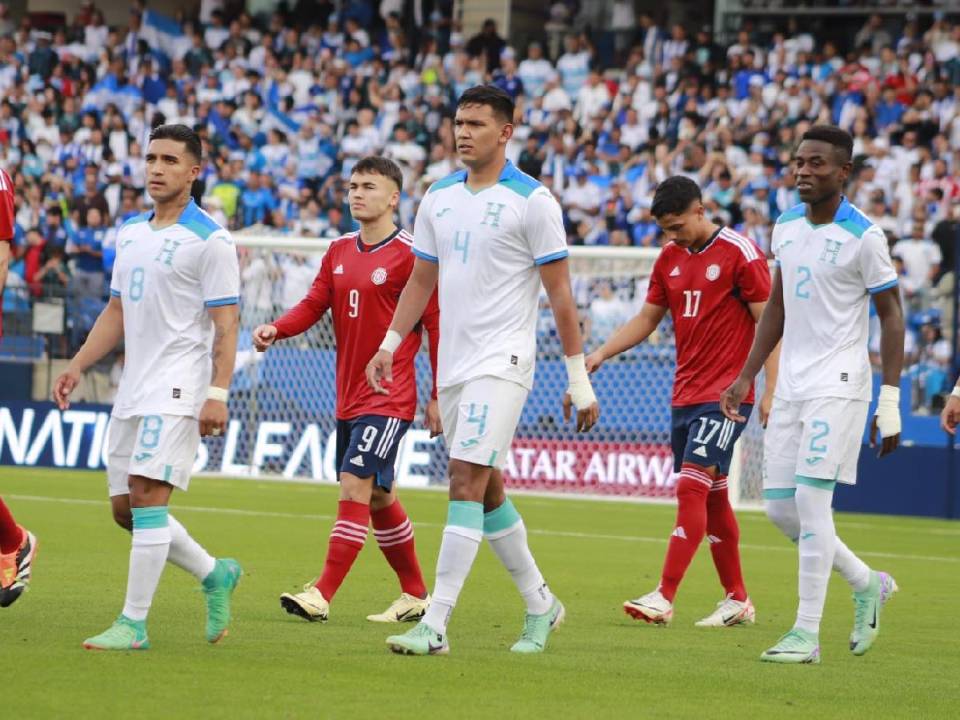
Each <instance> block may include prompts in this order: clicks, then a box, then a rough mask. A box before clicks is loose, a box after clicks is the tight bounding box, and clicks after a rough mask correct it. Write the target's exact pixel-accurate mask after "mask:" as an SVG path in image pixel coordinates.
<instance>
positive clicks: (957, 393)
mask: <svg viewBox="0 0 960 720" xmlns="http://www.w3.org/2000/svg"><path fill="white" fill-rule="evenodd" d="M950 394H951V395H952V396H953V397H955V398H960V385H957V386H956V387H954V388H953V390H952V391H951V392H950Z"/></svg>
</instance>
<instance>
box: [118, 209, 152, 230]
mask: <svg viewBox="0 0 960 720" xmlns="http://www.w3.org/2000/svg"><path fill="white" fill-rule="evenodd" d="M151 215H152V213H149V212H143V213H140V214H139V215H134V216H133V217H132V218H128V219H127V220H124V221H123V225H121V226H120V230H123V229H124V228H125V227H127V226H128V225H136V224H137V223H145V222H150V216H151Z"/></svg>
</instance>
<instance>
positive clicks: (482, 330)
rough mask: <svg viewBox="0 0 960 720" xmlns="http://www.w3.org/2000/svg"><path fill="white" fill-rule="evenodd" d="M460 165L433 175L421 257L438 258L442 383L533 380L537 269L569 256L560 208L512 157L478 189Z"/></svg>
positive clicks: (417, 239) (421, 213)
mask: <svg viewBox="0 0 960 720" xmlns="http://www.w3.org/2000/svg"><path fill="white" fill-rule="evenodd" d="M466 179H467V171H465V170H461V171H459V172H455V173H453V174H452V175H449V176H447V177H446V178H444V179H442V180H438V181H437V182H435V183H434V184H433V185H432V186H431V187H430V189H429V190H428V191H427V194H426V195H425V196H424V198H423V200H422V201H421V203H420V209H419V210H418V211H417V219H416V225H415V227H414V233H413V248H414V249H413V251H414V253H415V254H416V255H417V257H419V258H422V259H424V260H428V261H430V262H434V263H438V264H439V272H440V291H439V299H440V358H439V364H438V368H437V386H438V387H441V388H443V387H451V386H453V385H458V384H460V383H463V382H466V381H467V380H471V379H473V378H476V377H480V376H482V375H492V376H494V377H499V378H503V379H505V380H511V381H513V382H516V383H519V384H521V385H523V386H524V387H526V388H527V389H530V388H532V387H533V370H534V364H535V360H536V330H537V307H538V302H539V292H540V273H539V271H538V269H537V266H539V265H543V264H544V263H548V262H554V261H556V260H560V259H562V258H565V257H567V240H566V234H565V233H564V230H563V219H562V217H561V212H560V205H559V204H558V203H557V201H556V200H555V199H554V197H553V195H551V193H550V191H549V190H547V188H545V187H544V186H543V185H541V184H540V183H539V182H537V181H536V180H534V179H533V178H532V177H530V176H529V175H527V174H525V173H523V172H521V171H519V170H517V169H516V168H515V167H514V166H513V164H512V163H510V162H509V161H508V162H507V164H506V165H505V166H504V168H503V171H502V172H501V173H500V178H499V180H498V182H497V184H496V185H492V186H490V187H487V188H485V189H483V190H480V191H478V192H473V191H471V190H470V189H469V188H468V187H467V185H466Z"/></svg>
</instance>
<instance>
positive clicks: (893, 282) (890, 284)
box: [867, 280, 898, 295]
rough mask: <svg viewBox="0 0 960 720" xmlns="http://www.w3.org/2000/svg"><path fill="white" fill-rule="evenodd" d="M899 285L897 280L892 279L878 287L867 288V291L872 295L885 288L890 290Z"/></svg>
mask: <svg viewBox="0 0 960 720" xmlns="http://www.w3.org/2000/svg"><path fill="white" fill-rule="evenodd" d="M897 285H898V283H897V281H896V280H891V281H890V282H885V283H883V285H877V286H876V287H872V288H867V292H868V293H870V294H871V295H876V294H877V293H878V292H883V291H884V290H889V289H890V288H894V287H896V286H897Z"/></svg>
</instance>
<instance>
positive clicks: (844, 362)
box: [771, 198, 897, 401]
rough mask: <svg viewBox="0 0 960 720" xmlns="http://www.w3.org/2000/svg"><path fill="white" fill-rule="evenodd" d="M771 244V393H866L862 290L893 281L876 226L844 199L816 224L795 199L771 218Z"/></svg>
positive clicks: (804, 396) (788, 396)
mask: <svg viewBox="0 0 960 720" xmlns="http://www.w3.org/2000/svg"><path fill="white" fill-rule="evenodd" d="M771 247H772V250H773V254H774V257H775V258H776V260H777V265H778V267H779V268H780V274H781V277H782V280H783V304H784V313H785V316H784V326H783V345H782V347H781V351H780V373H779V375H778V377H777V388H776V391H775V394H776V396H777V397H780V398H783V399H784V400H790V401H800V400H809V399H811V398H819V397H836V398H849V399H854V400H870V397H871V394H872V392H873V386H872V375H871V371H870V359H869V355H868V353H867V335H868V313H869V304H870V295H872V294H874V293H878V292H881V291H882V290H886V289H888V288H892V287H896V285H897V273H896V270H894V268H893V263H892V262H891V261H890V251H889V249H888V248H887V238H886V236H885V235H884V233H883V230H881V229H880V228H879V227H878V226H877V225H875V224H874V223H872V222H871V221H870V220H869V219H868V218H867V217H866V216H865V215H864V214H863V213H862V212H860V211H859V210H858V209H857V208H856V207H854V206H853V205H851V204H850V202H849V201H847V199H846V198H843V200H842V201H841V203H840V206H839V207H838V208H837V212H836V214H835V215H834V218H833V222H829V223H826V224H824V225H812V224H811V223H810V222H809V221H808V220H807V218H806V206H805V205H803V204H801V205H797V206H796V207H793V208H791V209H790V210H788V211H787V212H785V213H783V214H782V215H781V216H780V217H779V218H777V224H776V225H775V226H774V228H773V241H772V246H771Z"/></svg>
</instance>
